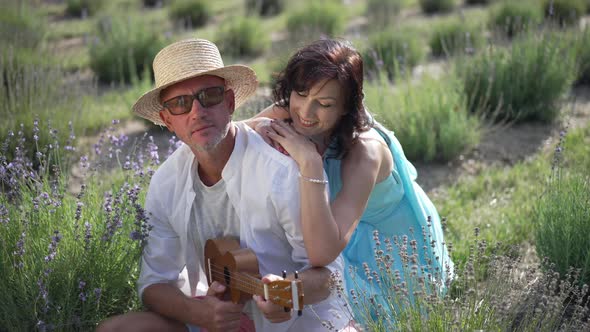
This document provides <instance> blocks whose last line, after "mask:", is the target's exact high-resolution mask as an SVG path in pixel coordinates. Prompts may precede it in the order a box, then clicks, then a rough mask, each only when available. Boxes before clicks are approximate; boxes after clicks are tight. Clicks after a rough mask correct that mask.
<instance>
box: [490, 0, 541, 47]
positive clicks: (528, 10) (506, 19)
mask: <svg viewBox="0 0 590 332" xmlns="http://www.w3.org/2000/svg"><path fill="white" fill-rule="evenodd" d="M542 19H543V13H541V8H539V6H537V5H536V4H534V3H532V2H526V1H525V2H516V1H511V2H508V1H506V2H503V3H502V4H501V5H499V6H498V7H497V8H495V9H494V10H492V12H491V14H490V19H489V21H490V27H491V29H493V30H495V31H501V32H503V33H504V34H505V35H506V36H507V37H508V38H512V37H514V36H516V35H517V34H520V33H522V32H524V31H527V30H528V29H529V28H530V27H535V26H536V25H537V24H539V23H541V21H542Z"/></svg>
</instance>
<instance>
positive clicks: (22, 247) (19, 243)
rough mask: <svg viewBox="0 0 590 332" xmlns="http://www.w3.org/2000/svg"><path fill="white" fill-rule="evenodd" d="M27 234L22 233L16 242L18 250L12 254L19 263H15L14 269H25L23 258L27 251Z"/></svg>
mask: <svg viewBox="0 0 590 332" xmlns="http://www.w3.org/2000/svg"><path fill="white" fill-rule="evenodd" d="M26 235H27V234H26V233H25V232H22V233H21V235H20V238H19V240H18V241H17V242H16V250H15V251H13V252H12V254H13V255H14V256H16V259H17V260H19V262H18V263H16V262H15V263H14V267H15V268H17V269H22V268H23V267H24V263H23V261H22V257H23V255H24V254H25V252H26V250H25V236H26Z"/></svg>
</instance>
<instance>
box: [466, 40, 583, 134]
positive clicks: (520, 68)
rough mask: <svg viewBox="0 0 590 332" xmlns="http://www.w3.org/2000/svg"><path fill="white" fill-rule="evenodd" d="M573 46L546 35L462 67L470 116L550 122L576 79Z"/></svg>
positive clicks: (492, 53) (494, 51)
mask: <svg viewBox="0 0 590 332" xmlns="http://www.w3.org/2000/svg"><path fill="white" fill-rule="evenodd" d="M570 48H571V45H569V44H568V43H564V42H562V41H560V37H559V36H557V35H551V34H545V35H543V36H540V37H537V36H533V35H530V36H529V37H528V38H525V39H523V40H520V41H518V42H515V43H513V45H512V47H511V49H510V50H509V51H505V50H502V49H496V48H492V49H490V50H489V51H488V52H486V53H484V54H481V55H480V56H478V57H476V58H474V59H471V60H470V61H467V62H459V63H458V67H457V68H458V70H459V77H462V78H463V86H464V91H465V93H466V95H467V96H468V98H469V101H470V103H469V105H470V110H471V111H472V112H478V113H480V114H482V115H483V116H485V117H487V118H493V119H494V120H516V121H542V122H551V121H552V120H553V119H555V118H556V117H557V115H558V114H559V106H560V101H561V98H562V97H563V95H564V93H565V92H566V91H568V89H569V87H570V83H571V81H572V78H573V71H574V68H575V63H574V59H573V54H572V53H573V52H570V50H569V49H570Z"/></svg>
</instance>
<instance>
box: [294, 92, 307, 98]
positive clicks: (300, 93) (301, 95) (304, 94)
mask: <svg viewBox="0 0 590 332" xmlns="http://www.w3.org/2000/svg"><path fill="white" fill-rule="evenodd" d="M295 93H296V94H297V95H298V96H300V97H305V96H307V93H305V91H295Z"/></svg>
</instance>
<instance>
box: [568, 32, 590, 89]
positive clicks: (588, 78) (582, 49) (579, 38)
mask: <svg viewBox="0 0 590 332" xmlns="http://www.w3.org/2000/svg"><path fill="white" fill-rule="evenodd" d="M564 38H565V39H567V41H568V42H571V43H572V44H573V45H574V47H573V48H572V51H573V53H574V54H575V59H576V65H577V70H576V71H575V72H576V77H575V79H574V84H575V85H583V84H589V83H590V31H589V30H588V29H587V28H585V29H584V30H583V31H581V32H579V31H570V32H568V33H567V34H566V35H565V36H564Z"/></svg>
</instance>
